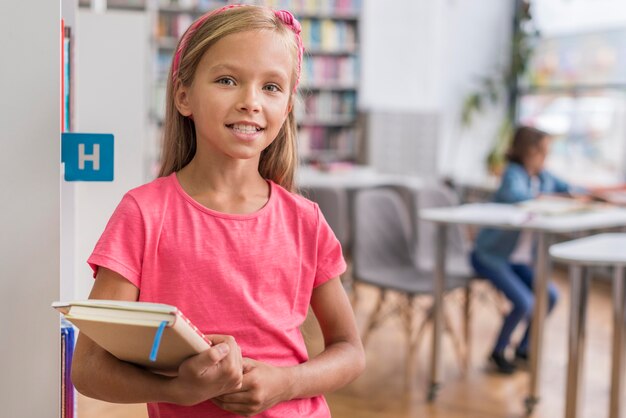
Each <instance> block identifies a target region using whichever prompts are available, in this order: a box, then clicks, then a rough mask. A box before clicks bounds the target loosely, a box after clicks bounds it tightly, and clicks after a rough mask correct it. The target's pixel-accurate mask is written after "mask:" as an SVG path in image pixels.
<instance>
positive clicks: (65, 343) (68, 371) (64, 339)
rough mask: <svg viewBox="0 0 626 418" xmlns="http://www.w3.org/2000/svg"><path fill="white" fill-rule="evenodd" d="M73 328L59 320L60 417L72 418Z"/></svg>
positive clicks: (73, 397) (73, 405) (73, 401)
mask: <svg viewBox="0 0 626 418" xmlns="http://www.w3.org/2000/svg"><path fill="white" fill-rule="evenodd" d="M74 338H75V336H74V327H73V326H72V324H70V323H69V322H67V321H66V320H64V319H62V320H61V417H62V418H74V411H75V401H76V397H75V396H74V385H73V384H72V357H73V355H74V342H75V341H74Z"/></svg>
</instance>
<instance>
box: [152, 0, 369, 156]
mask: <svg viewBox="0 0 626 418" xmlns="http://www.w3.org/2000/svg"><path fill="white" fill-rule="evenodd" d="M229 3H232V2H229V1H227V0H222V1H215V0H214V1H206V0H160V1H159V2H158V5H157V7H156V15H157V18H156V22H157V23H156V28H155V50H156V62H155V69H154V77H153V78H154V80H155V83H154V93H153V98H152V106H151V115H152V116H153V119H154V120H155V121H156V122H157V123H158V124H160V123H161V121H162V120H163V116H164V109H165V90H166V82H167V73H168V70H169V66H170V63H171V58H172V54H173V52H174V48H175V47H176V43H177V41H178V39H179V37H180V36H181V35H182V33H183V32H184V31H185V29H186V28H187V27H188V26H189V25H190V24H191V22H193V21H194V20H195V19H196V18H197V17H199V16H200V15H202V14H203V13H205V12H207V11H209V10H212V9H215V8H218V7H222V6H224V5H226V4H229ZM239 3H247V4H258V5H266V6H269V7H272V8H274V9H287V10H290V11H292V12H293V13H294V14H295V15H296V16H297V17H298V19H299V20H300V22H301V24H302V39H303V43H304V46H305V56H304V59H303V65H302V79H301V83H300V88H299V99H298V101H297V104H296V116H297V120H298V123H299V135H298V137H299V144H298V149H299V154H300V158H301V160H302V162H303V163H304V164H326V163H332V162H338V161H342V162H344V161H345V162H352V163H357V162H363V161H362V159H363V158H362V155H364V151H363V144H362V139H361V136H362V135H361V129H360V125H361V124H360V121H359V117H358V113H357V98H358V90H359V35H358V34H359V23H360V11H361V0H332V1H331V0H320V1H305V0H253V1H241V2H239Z"/></svg>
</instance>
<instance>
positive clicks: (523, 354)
mask: <svg viewBox="0 0 626 418" xmlns="http://www.w3.org/2000/svg"><path fill="white" fill-rule="evenodd" d="M515 359H516V360H520V361H525V362H528V351H517V350H516V351H515Z"/></svg>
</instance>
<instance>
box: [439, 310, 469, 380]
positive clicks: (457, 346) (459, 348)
mask: <svg viewBox="0 0 626 418" xmlns="http://www.w3.org/2000/svg"><path fill="white" fill-rule="evenodd" d="M443 320H444V327H445V329H446V331H448V333H449V334H450V338H451V339H452V345H453V346H454V351H456V355H457V358H458V360H459V366H460V367H461V370H462V371H463V372H465V367H464V365H465V359H464V355H463V345H462V344H461V340H460V339H459V337H458V336H457V335H456V333H455V332H454V328H453V327H452V322H451V321H450V316H449V315H448V312H447V311H446V310H445V309H444V310H443Z"/></svg>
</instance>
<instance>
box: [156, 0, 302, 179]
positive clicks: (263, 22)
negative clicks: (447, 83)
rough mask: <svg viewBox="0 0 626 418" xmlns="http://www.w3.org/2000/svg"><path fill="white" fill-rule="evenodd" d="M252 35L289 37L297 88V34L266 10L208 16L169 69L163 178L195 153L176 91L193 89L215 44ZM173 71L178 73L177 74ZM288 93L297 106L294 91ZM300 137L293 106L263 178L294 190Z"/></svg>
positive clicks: (264, 156) (268, 154)
mask: <svg viewBox="0 0 626 418" xmlns="http://www.w3.org/2000/svg"><path fill="white" fill-rule="evenodd" d="M201 19H202V18H201ZM251 30H270V31H274V32H276V33H279V34H281V35H283V36H284V37H285V40H286V44H287V46H288V47H289V50H290V51H292V53H293V57H294V66H293V73H292V77H291V80H292V84H293V85H294V86H295V83H296V81H297V79H298V75H299V74H298V70H299V68H298V65H296V63H297V61H298V53H299V48H300V46H299V44H298V39H297V38H296V34H294V32H293V31H292V30H291V29H290V28H289V27H287V25H286V24H285V23H284V22H283V21H282V20H281V19H280V18H279V17H278V16H276V14H275V12H274V11H272V10H271V9H269V8H266V7H259V6H245V7H237V8H231V9H227V10H224V11H221V12H219V13H216V14H213V15H209V16H208V17H205V20H204V21H203V22H202V23H201V25H200V26H198V27H197V29H196V30H195V31H193V33H190V34H187V32H189V29H188V30H187V32H185V34H184V35H183V36H182V37H181V40H180V41H179V45H178V47H177V51H178V50H179V49H180V47H181V43H182V42H186V45H185V46H184V48H183V50H182V51H181V54H180V57H179V62H178V63H177V64H178V65H177V67H178V68H177V69H174V65H172V67H171V68H170V73H169V77H168V81H167V92H166V109H165V121H164V127H163V148H162V152H161V168H160V171H159V177H164V176H168V175H170V174H172V173H173V172H176V171H179V170H180V169H182V168H183V167H185V166H186V165H187V164H189V163H190V162H191V160H192V159H193V157H194V155H195V153H196V131H195V124H194V122H193V120H191V119H190V118H188V117H186V116H183V115H181V114H180V113H179V112H178V109H177V108H176V106H175V103H174V97H175V96H176V92H177V90H178V88H179V87H180V86H189V85H191V83H192V82H193V79H194V76H195V73H196V68H197V67H198V64H199V63H200V60H201V59H202V57H203V56H204V54H205V52H206V51H207V50H208V49H209V48H211V47H212V46H213V45H214V44H215V43H216V42H218V41H219V40H220V39H223V38H224V37H226V36H228V35H232V34H235V33H239V32H246V31H251ZM187 36H189V38H188V39H187ZM173 71H176V73H175V75H173ZM292 87H293V86H292ZM290 94H291V98H290V100H291V101H292V103H293V99H294V97H293V95H294V92H293V88H292V89H291V93H290ZM296 137H297V126H296V120H295V116H294V111H293V107H292V108H291V110H290V111H289V114H288V115H287V118H286V120H285V123H284V124H283V126H282V127H281V129H280V131H279V133H278V135H277V136H276V139H275V140H274V141H273V142H272V143H271V144H270V145H269V146H268V147H267V148H266V149H264V150H263V151H262V152H261V158H260V161H259V173H260V174H261V176H262V177H263V178H265V179H268V180H272V181H273V182H275V183H277V184H279V185H281V186H282V187H284V188H285V189H287V190H290V191H293V190H294V189H295V185H294V176H295V170H296V167H297V163H298V156H297V150H296Z"/></svg>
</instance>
